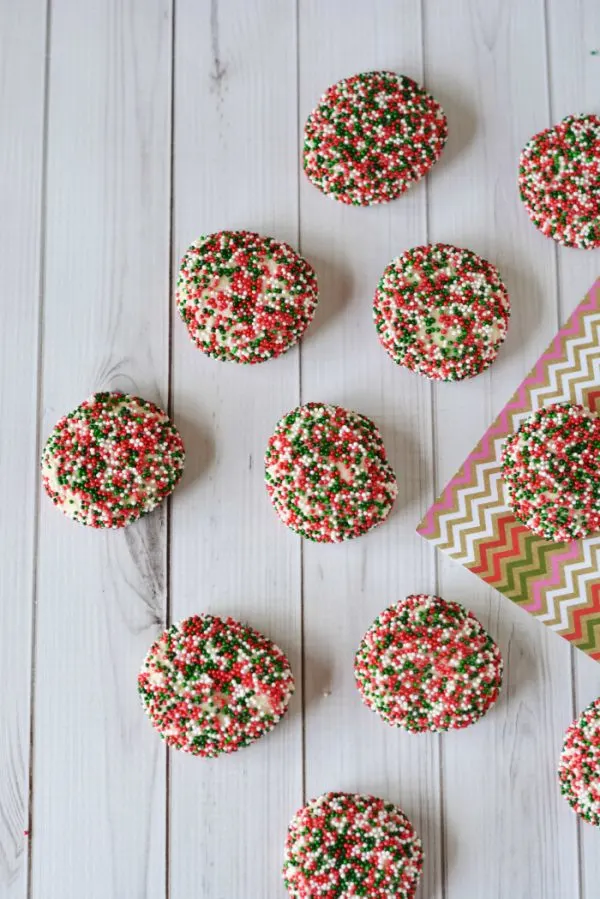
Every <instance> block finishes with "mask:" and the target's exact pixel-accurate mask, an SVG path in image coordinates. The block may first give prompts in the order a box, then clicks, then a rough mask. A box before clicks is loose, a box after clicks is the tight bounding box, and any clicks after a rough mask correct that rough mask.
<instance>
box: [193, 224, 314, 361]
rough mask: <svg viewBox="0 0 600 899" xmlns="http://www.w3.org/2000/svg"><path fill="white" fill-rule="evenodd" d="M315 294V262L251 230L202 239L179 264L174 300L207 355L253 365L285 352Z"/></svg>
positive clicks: (304, 323)
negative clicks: (313, 265)
mask: <svg viewBox="0 0 600 899" xmlns="http://www.w3.org/2000/svg"><path fill="white" fill-rule="evenodd" d="M317 299H318V288H317V279H316V277H315V273H314V271H313V269H312V268H311V266H310V265H309V264H308V262H306V260H304V259H302V257H301V256H298V254H297V253H296V252H295V251H294V250H293V249H292V248H291V247H290V246H289V245H288V244H286V243H283V242H282V241H279V240H274V239H273V238H272V237H262V236H261V235H260V234H254V233H252V232H251V231H220V232H218V233H216V234H209V235H208V236H205V237H201V238H200V239H199V240H197V241H196V243H194V244H192V246H191V247H190V248H189V249H188V251H187V253H186V254H185V256H184V257H183V260H182V262H181V268H180V271H179V278H178V280H177V293H176V301H177V307H178V309H179V314H180V315H181V318H182V319H183V321H184V322H185V324H186V325H187V329H188V333H189V335H190V337H191V339H192V340H193V342H194V343H195V344H196V346H197V347H198V348H199V349H201V350H202V351H203V352H204V353H206V354H207V355H208V356H212V357H213V358H214V359H221V360H224V361H228V362H246V363H250V364H254V363H257V362H264V361H265V360H267V359H271V358H274V357H276V356H279V355H281V353H285V351H286V350H288V349H289V348H290V347H291V346H293V345H294V344H295V343H296V341H298V340H299V339H300V337H302V335H303V333H304V331H305V330H306V328H307V327H308V325H309V324H310V322H311V320H312V317H313V315H314V312H315V308H316V305H317Z"/></svg>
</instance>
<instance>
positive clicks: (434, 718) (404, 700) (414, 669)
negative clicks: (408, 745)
mask: <svg viewBox="0 0 600 899" xmlns="http://www.w3.org/2000/svg"><path fill="white" fill-rule="evenodd" d="M354 674H355V677H356V685H357V687H358V690H359V692H360V694H361V696H362V698H363V701H364V703H365V704H366V705H367V706H368V707H369V708H370V709H372V710H373V711H374V712H377V713H378V714H379V715H381V717H382V718H383V720H384V721H386V722H387V723H388V724H392V725H395V726H396V727H402V728H404V729H405V730H409V731H413V732H414V733H422V732H423V731H446V730H451V729H458V728H462V727H468V726H469V725H470V724H474V723H475V722H476V721H477V720H478V719H479V718H481V717H482V716H483V715H485V713H486V712H487V711H488V709H489V708H490V707H491V706H492V705H493V704H494V703H495V702H496V700H497V699H498V695H499V693H500V687H501V685H502V658H501V656H500V650H499V649H498V647H497V645H496V644H495V643H494V641H493V640H492V638H491V637H490V635H489V634H488V633H487V632H486V631H485V630H484V629H483V627H482V626H481V624H480V623H479V621H478V620H477V618H476V617H475V616H474V615H473V614H472V612H468V611H467V610H466V609H465V608H463V606H461V605H459V604H458V603H456V602H445V601H444V600H443V599H440V598H439V596H426V595H424V594H419V595H414V596H408V597H407V598H406V599H405V600H402V601H401V602H398V603H396V604H395V605H393V606H390V607H389V608H388V609H386V610H385V611H384V612H382V613H381V615H379V617H378V618H376V619H375V621H374V622H373V624H372V625H371V627H370V628H369V630H368V631H367V633H366V634H365V636H364V637H363V640H362V642H361V644H360V646H359V648H358V652H357V653H356V659H355V661H354Z"/></svg>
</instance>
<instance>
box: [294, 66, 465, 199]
mask: <svg viewBox="0 0 600 899" xmlns="http://www.w3.org/2000/svg"><path fill="white" fill-rule="evenodd" d="M447 137H448V123H447V121H446V116H445V115H444V112H443V110H442V107H441V106H440V104H439V103H438V102H437V101H436V100H434V98H433V97H432V96H431V95H430V94H428V93H427V91H426V90H424V88H422V87H420V86H419V85H418V84H417V83H416V82H415V81H412V79H410V78H407V77H406V76H405V75H396V74H395V72H364V73H361V74H359V75H353V76H352V77H351V78H344V79H343V80H342V81H338V82H337V83H336V84H333V85H331V87H329V88H328V89H327V91H326V92H325V93H324V94H323V96H322V97H321V99H320V101H319V104H318V106H317V107H316V108H315V109H314V110H313V111H312V112H311V114H310V115H309V117H308V119H307V122H306V125H305V127H304V151H303V161H304V171H305V172H306V175H307V177H308V178H309V179H310V181H312V183H313V184H314V185H315V186H316V187H318V188H319V190H321V191H322V192H323V193H325V194H328V195H329V196H331V197H333V198H334V199H336V200H340V201H341V202H342V203H348V204H350V205H354V206H369V205H371V204H373V203H385V202H387V201H388V200H393V199H394V198H395V197H397V196H399V195H400V194H402V193H404V191H406V190H407V189H408V188H409V187H410V186H411V184H413V183H414V182H416V181H418V180H419V179H420V178H423V176H424V175H426V174H427V172H428V171H429V169H430V168H431V167H432V165H433V164H434V163H435V162H437V160H438V159H439V157H440V154H441V152H442V150H443V148H444V144H445V143H446V138H447Z"/></svg>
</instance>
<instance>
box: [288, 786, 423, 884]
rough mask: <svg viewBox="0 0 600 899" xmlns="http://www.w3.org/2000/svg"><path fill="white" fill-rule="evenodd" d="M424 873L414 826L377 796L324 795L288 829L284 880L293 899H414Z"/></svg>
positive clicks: (302, 810) (297, 814) (302, 811)
mask: <svg viewBox="0 0 600 899" xmlns="http://www.w3.org/2000/svg"><path fill="white" fill-rule="evenodd" d="M422 868H423V850H422V848H421V841H420V839H419V838H418V836H417V835H416V833H415V830H414V828H413V826H412V824H411V823H410V821H409V820H408V818H407V817H406V815H405V814H404V812H402V811H401V810H400V809H399V808H397V807H396V806H395V805H392V804H391V803H390V802H384V801H383V799H377V798H375V797H374V796H358V795H355V794H352V793H325V794H324V795H323V796H319V798H318V799H313V800H312V802H309V803H308V805H305V806H304V808H301V809H300V811H299V812H297V813H296V814H295V815H294V817H293V819H292V821H291V823H290V825H289V827H288V833H287V839H286V843H285V858H284V863H283V878H284V881H285V885H286V887H287V889H288V892H289V894H290V896H292V897H293V899H317V897H319V899H342V897H351V896H365V897H368V899H392V897H393V899H413V897H414V895H415V892H416V889H417V885H418V882H419V878H420V876H421V871H422Z"/></svg>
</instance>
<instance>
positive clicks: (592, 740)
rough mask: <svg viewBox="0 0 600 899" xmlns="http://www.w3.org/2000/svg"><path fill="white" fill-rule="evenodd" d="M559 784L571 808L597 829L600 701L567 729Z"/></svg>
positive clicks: (587, 709)
mask: <svg viewBox="0 0 600 899" xmlns="http://www.w3.org/2000/svg"><path fill="white" fill-rule="evenodd" d="M558 780H559V783H560V791H561V793H562V795H563V796H564V797H565V799H566V800H567V802H568V803H569V805H570V806H571V808H572V809H573V810H574V811H576V812H577V814H578V815H579V816H580V817H581V818H583V819H584V821H588V822H589V823H590V824H594V825H595V826H596V827H600V697H599V698H598V699H595V700H594V702H592V703H591V704H590V705H589V706H588V707H587V708H586V709H585V710H584V711H583V712H582V713H581V715H580V716H579V718H578V719H577V721H574V722H573V724H571V726H570V727H569V728H568V730H567V732H566V734H565V740H564V743H563V748H562V753H561V756H560V764H559V767H558Z"/></svg>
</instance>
